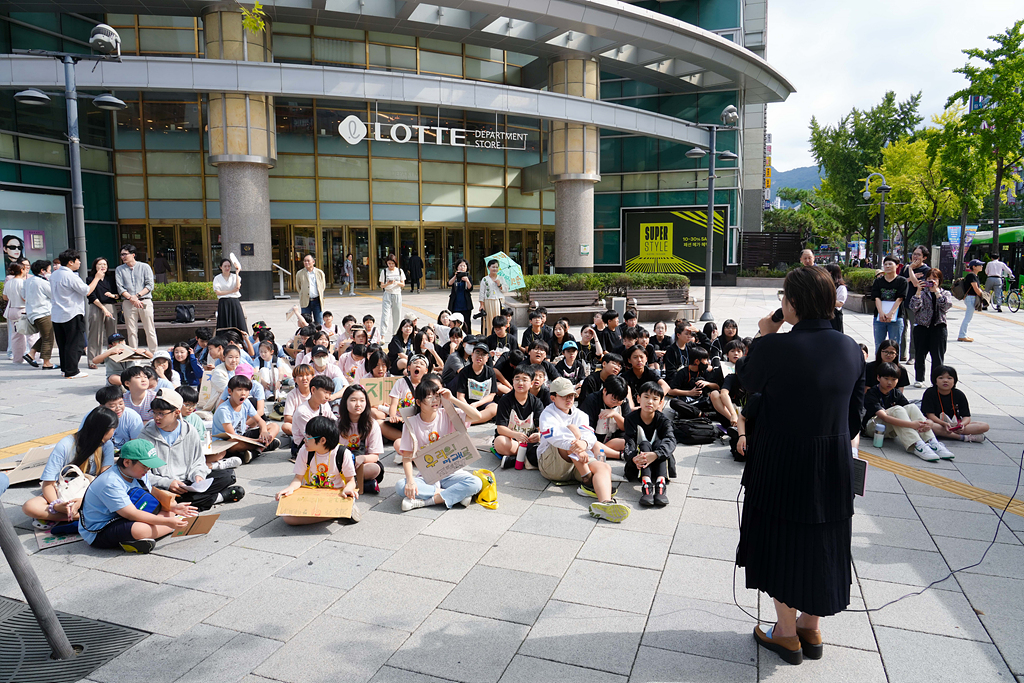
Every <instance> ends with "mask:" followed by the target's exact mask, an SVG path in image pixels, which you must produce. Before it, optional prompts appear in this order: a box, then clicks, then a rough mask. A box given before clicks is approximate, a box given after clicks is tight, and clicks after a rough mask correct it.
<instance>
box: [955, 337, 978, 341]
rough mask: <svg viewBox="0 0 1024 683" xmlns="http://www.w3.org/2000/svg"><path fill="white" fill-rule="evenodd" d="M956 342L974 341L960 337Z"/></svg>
mask: <svg viewBox="0 0 1024 683" xmlns="http://www.w3.org/2000/svg"><path fill="white" fill-rule="evenodd" d="M957 341H958V342H972V341H974V340H973V339H972V338H970V337H960V338H959V339H957Z"/></svg>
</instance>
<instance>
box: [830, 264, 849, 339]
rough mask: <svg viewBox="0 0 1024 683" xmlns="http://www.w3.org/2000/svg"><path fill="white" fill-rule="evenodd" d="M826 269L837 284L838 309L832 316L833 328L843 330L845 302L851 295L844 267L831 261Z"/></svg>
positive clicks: (837, 330)
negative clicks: (845, 278)
mask: <svg viewBox="0 0 1024 683" xmlns="http://www.w3.org/2000/svg"><path fill="white" fill-rule="evenodd" d="M825 270H827V271H828V274H829V275H830V276H832V282H834V283H835V284H836V311H835V317H833V318H832V329H833V330H835V331H836V332H842V331H843V304H845V303H846V300H847V298H849V296H850V292H849V290H848V289H847V288H846V281H845V280H843V269H842V268H840V267H839V265H838V264H836V263H830V264H828V265H827V266H825Z"/></svg>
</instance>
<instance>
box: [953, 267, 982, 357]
mask: <svg viewBox="0 0 1024 683" xmlns="http://www.w3.org/2000/svg"><path fill="white" fill-rule="evenodd" d="M984 265H985V262H984V261H982V260H981V259H973V260H972V261H971V262H970V263H968V264H967V270H968V271H970V272H968V273H967V275H964V292H966V293H967V296H965V297H964V305H965V306H966V307H967V310H966V311H964V319H963V321H962V322H961V323H960V334H958V335H957V336H956V340H957V341H958V342H972V341H974V339H972V338H971V337H968V336H967V326H968V325H970V324H971V318H973V317H974V306H975V305H976V304H977V303H978V297H980V296H981V281H980V280H978V273H980V272H981V269H982V267H983V266H984Z"/></svg>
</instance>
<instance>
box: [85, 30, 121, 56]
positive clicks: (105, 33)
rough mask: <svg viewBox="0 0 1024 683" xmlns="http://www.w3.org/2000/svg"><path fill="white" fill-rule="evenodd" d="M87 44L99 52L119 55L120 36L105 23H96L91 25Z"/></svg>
mask: <svg viewBox="0 0 1024 683" xmlns="http://www.w3.org/2000/svg"><path fill="white" fill-rule="evenodd" d="M89 45H90V46H91V47H92V49H94V50H96V51H97V52H99V53H101V54H105V55H109V54H117V56H118V57H120V56H121V36H119V35H118V34H117V31H115V30H114V29H113V28H111V27H110V26H107V25H106V24H96V26H94V27H93V29H92V33H91V34H90V35H89Z"/></svg>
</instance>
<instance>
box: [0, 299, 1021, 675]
mask: <svg viewBox="0 0 1024 683" xmlns="http://www.w3.org/2000/svg"><path fill="white" fill-rule="evenodd" d="M447 295H448V292H447V290H445V291H443V292H437V291H429V292H425V293H423V294H418V295H406V296H405V304H406V308H407V310H414V311H416V312H417V313H418V314H419V317H420V321H421V323H423V322H425V321H427V320H428V319H432V318H433V316H432V315H430V314H429V313H430V312H433V311H437V310H439V309H440V308H441V307H443V306H444V305H445V304H446V302H447ZM293 301H294V300H293ZM713 303H714V306H713V310H714V312H715V315H716V319H717V320H718V323H719V325H721V322H722V321H723V320H724V319H725V318H727V317H731V318H734V319H736V320H737V321H738V323H739V328H740V334H741V335H742V336H749V335H752V334H753V333H754V332H755V331H756V320H757V319H758V318H759V317H761V316H762V315H764V314H765V313H767V312H769V311H771V310H772V309H774V308H775V307H776V306H777V305H778V302H777V299H776V294H775V289H757V288H721V289H717V290H716V295H715V297H714V299H713ZM288 305H289V303H286V302H279V301H278V302H263V303H249V304H246V311H247V315H248V318H249V320H250V321H254V320H259V319H263V320H266V321H267V322H268V323H269V324H270V325H271V326H272V327H273V328H274V330H275V332H276V333H277V337H278V339H279V340H284V339H285V338H286V337H287V336H288V331H289V330H290V328H291V323H287V322H286V321H285V317H284V316H285V312H286V310H287V307H288ZM958 306H959V309H958V310H954V311H952V312H951V314H950V322H949V327H950V329H951V330H952V331H954V332H955V330H956V329H957V326H958V325H959V322H960V319H961V317H962V315H963V307H962V305H961V304H959V302H958ZM326 307H327V308H328V309H330V310H332V311H333V312H334V313H335V316H336V319H337V320H340V317H341V316H342V315H344V314H346V313H353V314H355V315H357V316H358V317H361V316H362V315H363V314H365V313H373V314H374V315H375V316H377V317H378V318H379V317H380V299H379V296H374V295H361V296H358V297H354V298H347V297H346V298H344V299H341V298H338V297H337V296H331V297H330V298H328V300H327V302H326ZM846 327H847V333H849V334H851V335H852V336H853V337H854V338H856V339H857V340H858V341H863V342H866V343H869V344H870V337H871V321H870V318H869V317H867V316H865V315H860V314H852V313H847V315H846ZM970 334H971V336H972V337H974V339H975V342H974V343H973V344H962V343H956V342H951V343H950V345H949V351H948V355H947V363H948V364H950V365H953V366H954V367H956V368H957V370H958V371H959V375H960V385H959V387H960V388H961V389H962V390H963V391H964V393H965V394H966V395H967V396H968V398H969V399H970V402H971V409H972V413H973V415H974V416H975V417H976V418H977V419H980V420H984V421H986V422H989V423H990V424H991V425H992V430H991V431H990V432H989V437H990V439H989V440H987V441H986V442H984V443H980V444H961V443H952V444H950V443H948V442H947V445H949V447H950V448H951V449H952V450H953V452H954V453H955V454H956V459H955V460H954V461H952V462H947V461H942V462H938V463H926V462H923V461H921V460H918V459H917V458H915V457H913V456H912V455H908V454H907V453H905V452H900V451H899V450H898V446H893V445H892V442H891V441H887V442H886V446H885V448H884V449H881V450H878V449H873V448H871V444H870V441H868V442H867V443H866V444H865V445H864V447H863V450H864V451H865V452H868V453H874V454H877V455H881V456H883V457H885V458H888V459H890V460H892V461H894V462H895V463H899V464H903V465H907V466H910V467H913V468H916V469H917V470H923V471H927V472H931V473H934V474H938V475H941V476H942V477H945V478H947V479H949V480H953V481H955V482H962V483H966V484H970V485H973V486H975V487H978V488H980V489H984V490H987V491H991V492H993V493H996V494H1003V495H1010V494H1012V493H1013V491H1014V487H1015V484H1016V482H1017V480H1018V472H1019V468H1018V466H1019V463H1020V458H1021V449H1022V447H1024V446H1022V444H1024V374H1022V372H1021V369H1022V368H1024V313H1018V314H1016V315H1013V314H1009V313H1004V314H1002V315H1001V316H1000V315H998V314H987V313H986V314H977V315H976V316H975V318H974V322H973V323H972V325H971V329H970ZM953 336H955V335H953ZM788 361H789V362H791V364H792V371H793V372H795V373H799V372H800V371H801V367H800V359H788ZM911 372H912V369H911ZM57 375H58V373H43V372H40V371H39V370H35V369H33V368H30V367H28V366H25V365H21V366H18V365H14V364H12V363H9V362H6V361H4V362H0V449H3V448H8V447H11V446H14V445H16V444H20V443H23V442H26V441H29V440H31V439H36V438H42V437H46V436H49V435H53V434H58V433H62V432H66V431H67V430H69V429H74V428H75V427H77V425H78V423H79V421H80V420H81V417H82V415H83V414H84V413H85V412H86V411H87V410H89V409H91V408H92V407H93V406H94V405H95V403H94V401H93V399H92V394H93V393H94V392H95V390H96V389H97V388H98V387H100V386H101V385H102V381H103V377H102V371H94V372H92V373H91V375H90V377H89V378H88V379H86V380H83V381H74V382H68V381H64V380H62V379H60V378H59V377H58V376H57ZM922 392H923V390H922V389H914V388H913V387H910V388H908V390H907V391H906V393H907V396H908V398H910V399H917V398H920V396H921V393H922ZM492 433H493V426H491V427H486V426H484V427H475V428H471V429H470V435H471V436H472V437H473V438H474V441H476V443H477V445H478V446H479V447H480V448H481V449H482V450H485V451H486V448H487V446H489V442H490V437H491V434H492ZM0 455H3V454H2V453H0ZM391 455H392V450H391V449H390V448H388V449H386V451H385V458H384V461H385V462H386V463H387V465H388V466H387V475H386V478H385V481H384V484H383V486H382V488H381V494H380V495H379V496H363V497H361V498H360V499H359V501H358V505H359V507H360V508H361V509H362V510H363V515H362V521H361V522H360V523H359V524H355V525H341V524H336V523H331V524H321V525H315V526H310V527H300V528H291V527H287V526H286V525H285V524H284V523H282V522H281V521H280V520H278V519H276V518H275V515H274V513H275V509H276V503H275V502H274V499H273V496H274V494H275V493H276V492H277V491H278V490H280V489H281V488H283V487H284V486H285V485H286V484H287V483H288V482H289V481H290V480H291V478H292V474H291V466H290V464H289V463H288V461H287V451H279V452H277V453H273V454H269V455H266V456H264V457H262V458H260V459H258V460H256V461H254V462H253V463H252V464H250V465H246V466H244V467H242V468H240V469H239V470H237V475H238V478H239V483H240V484H242V485H243V486H244V487H245V490H246V495H245V498H244V499H243V500H242V501H240V502H239V503H236V504H230V505H220V506H218V507H217V508H216V509H215V512H219V513H220V520H219V521H218V522H217V524H216V525H215V526H214V528H213V530H212V532H211V533H210V534H209V535H207V536H199V537H190V538H182V539H176V540H174V541H161V542H159V543H158V545H157V548H156V550H155V551H154V552H153V554H151V555H146V556H133V555H127V554H124V553H121V552H112V551H102V550H94V549H91V548H90V547H89V546H87V545H86V544H85V543H83V542H79V543H72V544H69V545H65V546H61V547H58V548H51V549H48V550H45V551H41V552H40V551H38V550H37V547H36V541H35V538H34V536H33V534H32V532H31V526H30V523H29V521H28V520H27V519H25V518H24V516H23V515H22V514H21V512H20V510H18V509H17V507H16V506H18V505H20V504H21V503H22V502H24V501H25V500H26V499H28V498H29V497H30V496H31V495H34V491H35V490H34V489H33V488H32V487H28V486H20V487H15V488H13V489H12V490H10V491H8V492H7V493H6V494H4V497H3V502H4V503H5V505H6V508H7V513H8V515H9V516H10V517H11V518H12V519H14V520H16V521H17V524H18V532H19V534H20V538H21V539H22V540H23V541H24V545H25V548H26V549H27V550H28V551H29V552H30V553H32V557H31V563H32V565H33V566H34V568H35V570H36V572H37V573H38V575H39V577H40V579H41V580H42V583H43V586H44V587H45V589H46V590H47V591H48V594H49V596H50V599H51V601H52V602H53V604H54V606H55V607H56V609H58V610H60V611H63V612H69V613H73V614H78V615H82V616H86V617H90V618H94V619H99V620H103V621H109V622H113V623H116V624H121V625H125V626H130V627H134V628H137V629H141V630H144V631H147V632H149V633H151V634H152V635H150V636H149V637H148V638H146V639H145V640H144V641H142V642H141V643H140V644H138V645H137V646H135V647H134V648H133V649H132V650H130V651H128V652H127V653H125V654H123V655H122V656H120V657H118V658H117V659H116V660H114V661H113V662H111V663H109V664H107V665H106V666H104V667H102V668H100V669H98V670H96V671H94V672H93V673H92V674H91V675H90V680H92V681H97V682H103V683H117V682H121V681H125V682H135V681H140V680H144V681H147V682H148V683H171V682H173V681H180V682H184V681H216V682H217V683H228V682H231V681H245V683H263V682H264V681H288V682H294V683H300V682H301V683H315V682H318V681H346V682H347V683H358V682H359V681H373V682H374V683H382V682H384V681H388V682H399V681H402V682H410V683H412V682H418V683H435V682H439V681H462V682H465V683H495V682H499V681H500V682H501V683H512V682H519V681H525V682H528V683H543V682H546V681H565V682H573V681H580V682H583V681H586V682H588V683H589V682H595V683H605V682H607V683H613V682H617V681H621V682H625V681H627V680H628V681H632V682H637V683H645V682H648V681H699V682H716V683H717V682H722V683H725V682H730V683H731V682H733V681H736V682H740V681H751V682H753V681H762V680H770V681H830V682H832V683H839V682H840V681H856V682H857V683H874V682H876V681H877V682H881V681H891V682H893V683H910V682H917V681H921V682H923V683H935V682H937V681H972V682H975V681H1007V682H1010V681H1014V677H1015V676H1016V679H1017V681H1018V682H1024V517H1021V516H1018V515H1017V514H1011V513H1007V514H1006V516H1005V519H1004V521H1003V523H1002V526H999V525H998V520H999V517H998V516H999V513H1000V510H998V509H993V508H991V507H989V506H987V505H985V504H983V503H981V502H976V501H972V500H968V499H966V498H964V497H962V496H960V495H957V494H956V493H953V492H951V491H948V490H946V489H944V488H941V487H939V486H934V485H929V484H926V483H921V482H919V481H915V480H913V479H911V478H909V477H904V476H897V475H896V474H893V473H890V472H888V471H885V470H883V469H878V468H875V467H872V468H869V471H868V476H867V488H868V493H867V495H866V496H865V497H863V498H858V499H857V501H856V509H857V514H856V516H855V517H854V519H853V531H854V534H853V545H854V547H853V556H854V567H855V575H854V578H855V580H854V584H853V596H854V597H853V600H852V604H851V606H850V607H851V609H852V610H864V609H865V608H868V609H874V608H878V607H881V606H882V605H884V604H885V603H887V602H889V601H890V600H893V599H895V598H898V597H900V596H902V595H905V594H907V593H912V592H915V591H918V590H920V589H921V588H922V587H924V586H925V585H927V584H929V583H930V582H932V581H934V580H936V579H940V578H942V577H943V576H945V575H946V574H947V573H948V572H949V571H950V570H951V569H958V568H961V567H964V566H966V565H971V564H974V563H976V562H977V561H978V560H979V558H980V557H981V555H982V552H983V551H984V550H985V548H986V546H987V545H988V543H989V542H990V541H991V540H992V538H993V536H995V535H996V532H997V527H998V537H997V538H996V543H995V545H994V547H993V548H992V549H991V550H990V551H989V553H988V555H987V557H986V559H985V561H984V562H983V563H982V564H980V565H979V566H977V567H974V568H971V569H967V570H965V571H963V572H961V573H958V574H956V575H954V576H953V577H952V578H948V579H946V580H945V581H943V582H942V583H940V584H939V585H937V586H936V587H934V588H933V589H930V590H928V591H927V592H925V593H924V594H922V595H920V596H917V597H911V598H908V599H906V600H903V601H901V602H899V603H897V604H895V605H892V606H889V607H886V608H884V609H881V610H879V611H874V612H870V613H866V614H865V613H863V612H847V613H844V614H842V615H839V616H837V617H833V618H829V619H825V620H824V621H823V622H822V631H823V636H824V639H825V643H826V648H825V656H824V658H823V659H822V660H820V661H811V660H805V661H804V663H803V664H802V665H800V666H790V665H787V664H785V663H783V662H782V661H781V660H780V659H779V658H778V657H777V656H776V655H774V654H771V653H768V652H766V651H765V650H759V649H758V648H757V647H756V646H755V644H754V641H753V639H752V637H751V631H752V629H753V627H754V625H755V624H754V621H753V619H751V618H750V617H748V616H747V615H746V614H744V612H743V611H741V610H740V609H739V608H738V607H737V606H736V605H735V604H734V603H733V596H734V593H735V599H736V600H737V601H738V602H739V604H740V605H741V606H743V608H744V609H745V610H746V611H747V612H750V613H752V614H756V615H758V616H759V617H760V618H761V620H762V621H765V622H768V623H771V622H772V621H773V614H772V612H773V610H772V607H771V600H770V599H768V597H767V596H766V595H763V594H762V595H758V594H757V593H755V592H753V591H749V590H746V589H744V588H743V585H744V578H743V572H742V570H739V571H738V572H736V575H735V581H734V568H733V562H732V560H733V557H734V554H735V548H736V543H737V539H738V531H737V527H738V524H737V518H738V511H737V503H736V499H737V495H738V492H739V481H740V475H741V468H742V465H741V464H739V463H736V462H734V461H733V460H732V457H731V456H730V454H729V449H728V447H727V446H724V445H721V444H715V445H708V446H682V445H681V446H679V447H678V449H677V450H676V458H677V460H678V464H679V468H678V469H679V476H678V478H677V479H675V480H673V482H672V484H671V486H669V488H668V496H669V498H670V501H671V504H670V505H669V506H668V507H665V508H655V509H641V508H640V507H639V506H638V505H637V501H638V499H639V491H638V490H637V488H636V487H635V486H633V485H630V484H624V485H623V486H622V487H621V488H620V490H619V499H620V500H621V501H623V502H627V503H629V504H630V505H631V507H632V515H631V516H630V517H629V518H628V519H627V520H626V521H625V522H623V523H622V524H619V525H615V524H609V523H607V522H603V521H602V522H597V521H596V520H594V519H592V518H591V517H589V516H588V514H587V503H588V502H589V499H585V498H581V497H579V496H578V495H577V494H576V489H575V486H571V487H559V486H555V485H552V484H550V483H548V482H547V481H546V480H544V479H543V478H542V477H541V476H540V474H539V472H537V471H515V470H507V471H501V470H498V469H497V461H496V460H495V459H494V458H492V457H491V456H489V455H484V458H483V460H482V461H481V463H480V464H481V466H484V467H488V468H489V469H493V470H495V473H496V475H497V478H498V499H499V504H500V507H499V508H498V509H497V510H494V511H491V510H486V509H484V508H482V507H481V506H479V505H472V506H470V507H469V508H468V509H463V508H461V507H459V506H457V507H456V508H454V509H453V510H450V511H446V510H444V508H443V507H440V508H438V507H428V508H422V509H417V510H413V511H411V512H405V513H403V512H401V511H400V509H399V500H400V499H399V497H397V496H396V495H394V484H395V482H396V481H397V480H398V478H399V471H400V469H399V468H398V467H395V466H393V465H391ZM616 467H617V468H621V464H617V465H616ZM619 471H621V469H620V470H619ZM1017 497H1018V498H1019V499H1024V494H1020V493H1018V496H1017ZM1022 509H1024V508H1022ZM734 586H735V587H734ZM0 593H2V595H5V596H8V597H13V598H18V599H21V594H20V591H19V589H18V586H17V584H16V583H15V581H14V579H13V576H12V575H11V573H10V570H9V568H8V567H7V566H6V565H5V566H4V567H2V568H0Z"/></svg>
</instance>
